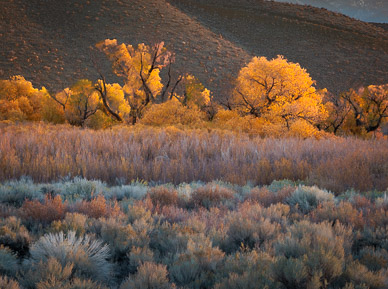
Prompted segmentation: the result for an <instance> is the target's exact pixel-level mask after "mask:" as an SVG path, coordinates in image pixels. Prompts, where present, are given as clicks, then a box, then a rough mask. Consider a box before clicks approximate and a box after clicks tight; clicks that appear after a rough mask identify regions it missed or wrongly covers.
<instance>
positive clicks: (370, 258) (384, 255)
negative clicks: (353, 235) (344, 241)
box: [359, 247, 388, 272]
mask: <svg viewBox="0 0 388 289" xmlns="http://www.w3.org/2000/svg"><path fill="white" fill-rule="evenodd" d="M359 258H360V263H361V264H363V265H365V266H366V267H367V268H368V269H369V270H371V271H374V272H376V271H379V270H381V269H387V268H388V252H387V250H385V249H375V248H373V247H365V248H363V249H362V250H361V251H360V253H359Z"/></svg>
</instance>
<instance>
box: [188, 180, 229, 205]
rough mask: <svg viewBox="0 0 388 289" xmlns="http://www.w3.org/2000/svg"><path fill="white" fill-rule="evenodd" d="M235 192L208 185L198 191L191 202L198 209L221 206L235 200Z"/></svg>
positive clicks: (192, 196) (194, 193)
mask: <svg viewBox="0 0 388 289" xmlns="http://www.w3.org/2000/svg"><path fill="white" fill-rule="evenodd" d="M233 196H234V192H233V191H232V190H230V189H227V188H225V187H221V186H219V185H212V184H208V185H206V186H204V187H200V188H198V189H196V190H195V191H194V192H193V193H192V195H191V201H192V203H193V204H194V206H196V207H205V208H206V209H209V208H210V207H216V206H219V205H221V204H223V203H225V201H227V200H231V199H233Z"/></svg>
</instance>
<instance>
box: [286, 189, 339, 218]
mask: <svg viewBox="0 0 388 289" xmlns="http://www.w3.org/2000/svg"><path fill="white" fill-rule="evenodd" d="M333 199H334V195H333V194H332V193H329V192H327V191H325V190H320V189H318V188H317V187H315V186H314V187H306V186H299V187H298V188H297V189H296V190H295V191H294V192H293V193H292V195H291V196H290V197H289V198H288V199H287V203H288V204H289V205H290V206H295V205H298V208H299V209H300V210H301V211H302V212H303V213H308V212H310V211H311V210H313V209H314V208H316V207H317V206H318V204H319V203H322V202H329V201H332V200H333Z"/></svg>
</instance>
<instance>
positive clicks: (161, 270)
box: [120, 262, 175, 289]
mask: <svg viewBox="0 0 388 289" xmlns="http://www.w3.org/2000/svg"><path fill="white" fill-rule="evenodd" d="M167 275H168V272H167V267H166V266H165V265H160V264H155V263H152V262H145V263H144V264H142V265H140V267H139V269H138V271H137V273H136V274H135V275H133V276H129V277H128V279H127V280H126V281H124V282H123V283H122V284H121V286H120V289H172V288H175V285H174V284H171V283H170V282H169V280H168V278H167Z"/></svg>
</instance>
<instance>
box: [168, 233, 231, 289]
mask: <svg viewBox="0 0 388 289" xmlns="http://www.w3.org/2000/svg"><path fill="white" fill-rule="evenodd" d="M223 258H224V253H223V252H221V250H219V249H218V248H213V247H212V244H211V242H210V241H209V240H208V239H204V238H201V239H200V240H195V241H194V240H193V239H190V240H189V241H188V243H187V250H186V252H184V253H181V254H180V255H179V256H178V257H177V258H176V260H175V261H174V263H173V264H172V265H171V267H170V269H169V271H170V274H171V277H172V280H173V281H174V282H175V283H176V284H177V285H179V286H186V287H188V288H193V289H194V288H196V289H197V288H198V289H199V288H211V287H212V286H213V285H214V283H215V281H216V280H215V276H216V273H217V271H218V270H219V269H220V266H221V262H222V261H223Z"/></svg>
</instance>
